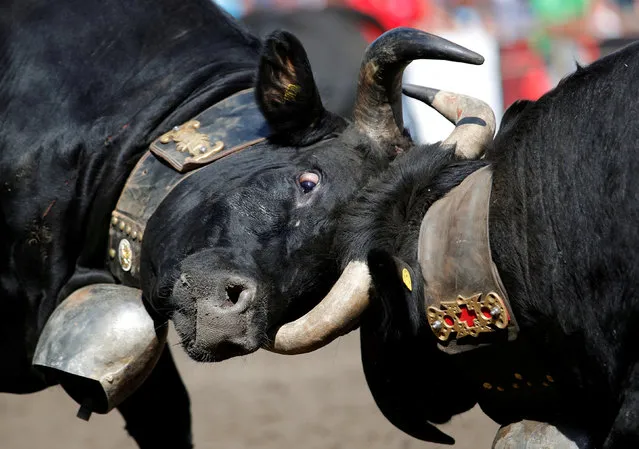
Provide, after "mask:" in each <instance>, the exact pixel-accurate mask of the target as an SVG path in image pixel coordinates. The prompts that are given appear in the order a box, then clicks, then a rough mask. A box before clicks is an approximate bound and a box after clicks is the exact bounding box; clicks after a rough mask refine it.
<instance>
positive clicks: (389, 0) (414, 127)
mask: <svg viewBox="0 0 639 449" xmlns="http://www.w3.org/2000/svg"><path fill="white" fill-rule="evenodd" d="M216 1H217V2H218V4H219V5H220V6H222V7H223V8H225V9H227V11H229V12H230V13H231V14H233V15H234V16H235V17H238V18H240V19H241V20H244V21H246V23H248V24H249V28H253V30H254V31H261V32H262V33H260V34H262V35H263V34H265V33H264V31H265V30H266V29H268V28H269V27H268V26H265V25H268V24H270V25H272V26H276V25H282V26H283V27H284V28H286V25H290V24H291V23H292V22H293V21H292V20H291V19H288V20H286V19H283V17H284V16H286V15H288V16H289V17H292V16H295V15H297V21H294V22H295V25H296V26H297V28H296V29H292V30H291V31H294V32H295V31H298V34H300V33H299V27H300V26H301V25H300V24H305V26H306V30H303V31H302V32H301V34H302V36H300V37H301V38H302V39H301V40H302V42H303V43H304V44H305V45H306V46H307V47H308V46H309V45H312V43H313V42H317V41H318V40H319V41H320V42H321V43H322V44H324V45H326V46H329V47H330V46H331V45H330V43H331V42H330V39H331V38H334V39H335V38H337V37H333V36H331V35H330V33H325V34H324V36H323V38H322V36H317V35H315V36H309V37H316V38H315V39H306V40H305V39H304V37H305V36H304V34H305V33H310V34H311V35H312V34H313V32H312V31H313V28H314V26H315V25H314V23H315V22H316V21H317V20H320V21H321V20H322V19H310V20H309V19H308V17H310V16H309V15H306V16H303V14H304V13H302V11H309V10H311V11H312V10H315V11H326V10H327V9H331V8H347V9H350V10H354V11H357V12H360V13H363V14H365V15H368V16H370V17H372V18H373V19H375V20H376V21H377V22H378V23H379V24H380V25H381V27H382V28H383V29H390V28H393V27H397V26H410V27H414V28H419V29H422V30H424V31H428V32H430V33H434V34H438V35H440V36H442V37H445V38H447V39H449V40H452V41H454V42H456V43H459V44H461V45H464V46H466V47H468V48H470V49H471V50H475V51H477V52H478V53H480V54H482V55H483V56H484V57H485V58H486V62H485V64H484V65H483V66H482V67H480V68H477V67H468V66H465V67H461V66H460V65H459V64H452V63H445V62H433V61H419V62H415V63H413V64H411V65H410V66H409V67H408V69H407V70H406V73H405V77H404V82H410V83H413V84H422V85H429V86H432V87H437V88H440V89H447V90H454V91H457V92H460V93H465V94H470V95H474V96H476V97H478V98H481V99H482V100H484V101H486V102H487V103H488V104H490V105H491V106H492V108H493V110H494V111H495V115H496V116H497V119H498V120H499V119H500V118H501V115H502V113H503V110H504V109H505V108H507V107H508V106H509V105H510V104H512V103H513V102H514V101H515V100H516V99H519V98H525V99H533V100H534V99H537V98H538V97H540V96H541V95H542V94H543V93H544V92H546V91H547V90H549V89H550V88H552V87H553V86H555V85H556V84H557V82H558V81H559V80H560V79H561V78H562V77H564V76H565V75H567V74H568V73H570V72H572V71H573V70H574V69H575V67H576V64H577V63H579V64H582V65H584V64H588V63H589V62H592V61H594V60H595V59H597V58H598V57H600V56H603V55H605V54H607V53H609V52H611V51H613V50H615V49H618V48H620V47H621V46H623V45H626V44H627V43H629V42H630V41H632V40H634V39H636V38H637V37H639V0H216ZM267 11H270V14H271V16H270V18H269V19H266V18H265V13H266V12H267ZM274 11H275V12H276V13H274ZM274 14H280V16H279V17H280V19H275V15H274ZM300 14H302V15H300ZM306 14H308V13H306ZM324 15H326V14H324ZM316 17H322V14H316ZM278 20H279V23H278ZM257 24H259V26H257ZM252 25H255V26H253V27H252ZM344 27H345V25H343V24H338V23H334V26H333V30H335V31H336V32H339V31H340V30H343V29H344ZM271 28H272V27H271ZM289 28H291V27H289ZM360 29H361V33H362V34H363V35H364V37H365V39H367V40H368V41H369V42H370V41H372V40H373V39H374V38H375V37H377V36H378V35H379V34H380V33H381V30H380V29H379V28H378V27H375V26H371V25H370V24H365V23H362V24H361V26H360ZM353 40H354V39H353V38H351V39H349V41H351V42H352V41H353ZM343 41H344V40H343V39H342V42H343ZM332 47H333V52H334V53H335V46H332ZM344 52H345V51H342V53H344ZM337 53H339V52H337ZM309 55H310V59H311V63H312V65H313V68H314V71H315V72H316V76H319V77H320V78H321V76H322V75H323V68H322V67H318V64H316V63H315V64H314V52H313V51H312V49H311V50H309ZM360 59H361V54H359V55H358V54H353V55H352V58H351V59H350V60H351V61H354V62H355V63H357V64H358V63H359V61H360ZM319 61H320V64H321V61H322V59H321V58H320V59H319ZM351 64H352V62H351ZM340 65H341V66H343V65H344V64H340V62H339V61H337V60H336V61H334V62H333V63H332V64H331V66H332V67H333V68H334V67H336V66H337V67H339V66H340ZM318 82H319V83H320V85H321V84H322V82H321V81H318ZM333 82H334V83H337V82H338V80H336V79H334V80H333ZM339 82H342V81H339ZM341 98H342V99H343V98H346V97H345V95H341ZM329 103H330V101H329ZM329 106H330V104H329ZM404 106H405V120H406V123H407V126H408V127H409V128H410V129H411V131H412V132H413V135H414V137H416V139H417V140H419V141H422V142H433V141H437V140H440V139H442V138H445V137H446V135H447V134H448V133H449V132H450V130H452V126H450V125H448V124H447V122H446V121H445V120H443V119H442V118H440V117H438V116H437V115H436V114H435V113H434V112H432V111H430V110H429V109H428V108H427V107H426V106H423V105H419V104H418V103H417V102H416V101H415V100H405V103H404ZM334 109H339V107H337V108H334ZM336 112H341V111H339V110H338V111H336Z"/></svg>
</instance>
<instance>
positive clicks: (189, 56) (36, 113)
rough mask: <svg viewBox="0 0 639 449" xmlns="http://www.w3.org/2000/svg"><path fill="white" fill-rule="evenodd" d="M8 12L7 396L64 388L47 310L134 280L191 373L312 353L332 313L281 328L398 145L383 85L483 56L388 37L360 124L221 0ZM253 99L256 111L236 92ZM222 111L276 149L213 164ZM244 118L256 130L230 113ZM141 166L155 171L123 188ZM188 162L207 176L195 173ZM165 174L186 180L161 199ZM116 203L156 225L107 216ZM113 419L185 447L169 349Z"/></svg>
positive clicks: (0, 103)
mask: <svg viewBox="0 0 639 449" xmlns="http://www.w3.org/2000/svg"><path fill="white" fill-rule="evenodd" d="M1 9H2V14H0V35H1V38H0V61H2V69H1V72H0V73H1V75H0V116H1V117H2V132H1V133H0V166H1V170H0V174H1V175H0V176H1V177H2V182H1V183H0V186H1V189H2V191H1V194H0V195H1V196H0V199H1V205H2V206H1V209H0V211H1V214H2V216H1V219H0V227H1V229H2V236H3V237H2V241H1V243H0V261H1V262H0V267H1V268H0V304H1V305H2V310H3V316H4V317H5V318H4V320H3V324H2V326H0V355H1V356H2V361H3V362H2V367H3V369H2V370H1V371H0V391H5V392H13V393H29V392H34V391H38V390H41V389H43V388H46V387H48V386H49V385H52V384H54V383H56V382H58V381H59V380H63V381H64V382H66V381H67V380H68V378H67V377H63V378H61V379H59V378H58V377H51V376H50V375H49V373H50V372H49V371H47V372H46V374H43V372H42V371H39V370H36V369H34V368H33V367H32V365H31V361H32V356H33V354H34V349H35V348H36V343H37V342H38V339H39V337H40V335H41V333H42V330H43V328H45V324H46V323H47V320H48V318H49V317H50V316H51V315H52V313H53V312H54V310H59V309H60V307H58V306H59V305H60V304H61V303H64V300H65V298H67V297H69V295H72V294H73V295H72V296H74V297H75V293H74V292H77V291H78V289H80V288H82V287H85V286H90V285H93V284H113V283H119V282H123V283H125V284H127V285H132V286H139V287H140V288H141V289H142V292H143V296H144V300H145V302H146V304H147V306H148V308H149V310H150V312H151V313H152V314H153V316H154V318H155V319H156V320H157V322H158V323H159V324H158V325H160V324H162V323H164V322H166V320H167V319H172V320H173V321H174V322H175V325H176V329H177V331H178V333H179V335H180V337H181V339H182V344H183V346H184V348H185V349H186V351H187V352H188V353H189V355H190V356H191V357H192V358H194V359H196V360H202V361H217V360H223V359H225V358H228V357H232V356H236V355H242V354H248V353H250V352H253V351H255V350H257V349H258V348H260V347H262V346H264V345H267V346H271V347H272V348H273V349H274V350H277V351H280V352H299V351H301V350H305V347H304V344H305V345H307V346H308V345H311V346H312V345H313V344H315V343H316V342H315V341H311V342H310V343H308V342H307V343H304V344H303V345H302V347H301V349H300V346H299V342H297V341H295V339H287V338H288V337H290V336H291V335H292V336H293V337H295V336H296V335H299V334H301V335H302V336H308V337H310V338H311V339H312V337H313V336H314V333H313V332H312V328H313V325H320V326H322V325H323V324H325V323H324V322H323V321H322V318H323V315H320V316H319V319H318V316H317V314H315V315H313V314H312V313H311V314H310V315H308V316H305V317H302V321H301V322H300V321H298V322H296V323H298V324H299V323H301V326H302V329H301V332H297V334H296V330H297V331H299V329H298V328H296V327H295V323H290V324H291V325H292V327H293V329H292V330H291V329H290V328H289V330H291V332H288V333H287V332H284V331H282V330H281V329H280V330H279V331H278V332H277V333H276V332H275V331H276V330H277V329H278V327H279V326H280V325H281V324H282V323H285V322H287V321H289V320H290V319H292V318H295V317H298V316H300V315H301V314H302V313H304V312H306V311H307V310H308V309H309V308H311V306H313V305H314V304H315V303H317V302H318V301H319V300H320V299H321V298H322V296H323V295H324V294H325V293H326V290H327V286H330V285H331V284H332V283H333V281H334V280H335V278H337V276H336V275H337V274H338V270H337V268H338V267H336V262H335V260H336V258H335V255H334V254H332V253H331V251H330V244H329V243H330V241H331V239H332V238H333V234H334V230H335V226H336V222H337V220H336V217H337V216H338V213H339V210H340V208H341V206H343V205H344V204H345V203H346V201H347V200H348V199H350V198H351V197H352V196H353V195H354V194H355V193H356V192H357V191H358V189H359V188H360V187H362V186H363V185H364V183H365V182H366V181H367V180H368V178H369V177H370V176H371V175H372V174H375V173H377V172H379V171H381V170H382V169H384V168H385V167H386V166H387V165H388V163H389V161H390V160H392V159H393V158H394V157H395V155H396V153H397V147H396V145H395V143H397V144H399V143H401V142H403V141H405V138H404V137H403V136H401V135H400V136H396V137H397V138H398V140H397V141H396V142H390V141H387V140H382V139H378V136H379V134H378V130H379V129H380V128H381V126H380V125H379V120H380V119H383V117H382V116H380V115H379V114H378V109H381V110H383V109H384V108H385V107H387V106H386V105H385V104H383V103H380V100H379V98H378V97H377V93H378V92H379V90H380V83H385V82H388V80H389V79H392V80H396V78H397V77H398V76H399V75H398V74H399V73H401V66H405V65H406V64H408V63H409V62H410V61H411V60H412V59H416V58H430V57H434V58H444V59H449V60H456V61H465V62H471V63H478V62H481V58H478V56H477V55H475V54H474V53H472V52H469V51H468V50H465V49H462V48H461V47H457V46H455V45H454V44H451V43H449V42H447V41H444V40H441V39H438V38H436V37H434V36H430V35H427V34H425V33H420V32H417V31H415V30H403V29H400V30H397V31H395V32H392V33H390V34H388V35H387V36H385V38H383V39H380V40H378V41H377V42H378V43H377V45H376V46H373V47H371V49H370V50H369V52H368V53H367V56H366V58H365V61H364V66H363V67H364V70H363V72H362V76H361V77H362V81H361V83H360V84H361V86H362V87H361V89H360V94H359V100H358V104H359V106H358V108H357V111H356V118H355V120H354V122H353V123H352V124H349V123H347V122H346V121H345V120H344V119H342V118H340V117H338V116H335V115H333V114H332V113H329V112H327V111H326V110H325V109H324V108H323V106H322V102H321V100H320V97H319V95H318V93H317V88H316V86H315V83H314V81H313V77H312V75H311V70H310V66H309V64H308V61H307V58H306V55H305V52H304V49H303V48H302V46H301V44H300V43H299V41H298V40H297V39H296V38H295V37H293V36H292V35H291V34H288V33H283V32H278V33H274V34H273V35H271V36H270V37H269V38H268V39H267V40H266V42H265V43H264V45H262V44H260V42H259V41H258V40H257V39H256V38H255V37H253V36H252V35H250V34H248V33H247V32H246V31H244V30H243V28H241V27H240V26H238V24H237V23H235V22H234V21H233V19H231V18H230V17H229V16H228V15H226V14H225V13H222V12H221V11H220V10H219V9H217V7H215V6H214V5H213V4H212V3H211V2H210V1H209V0H188V1H185V0H179V1H178V0H163V1H159V2H158V1H151V0H135V1H128V2H115V1H106V2H104V1H95V0H66V1H64V2H55V3H52V2H46V1H42V0H27V1H24V0H19V1H18V0H16V1H11V2H5V3H4V4H3V5H2V8H1ZM405 43H406V44H407V45H406V46H405ZM389 77H390V78H389ZM380 80H381V81H380ZM249 88H254V89H255V92H254V97H251V99H250V101H249V102H248V104H247V103H246V98H247V97H246V95H244V96H240V97H238V95H239V94H240V91H242V92H245V91H246V90H247V89H249ZM238 98H243V99H244V100H243V101H244V103H241V102H240V103H238V102H239V100H238ZM227 103H230V104H231V105H234V106H233V107H231V106H228V105H227V106H226V113H227V115H225V116H223V117H222V119H220V120H217V121H216V122H215V123H217V124H218V126H220V123H221V124H222V125H226V126H228V128H229V129H230V130H231V131H234V132H229V133H227V134H225V131H226V130H225V129H222V130H220V129H214V130H211V131H206V133H208V134H209V135H210V136H215V135H217V136H220V135H222V136H224V135H229V136H231V135H235V137H237V132H235V131H237V129H244V128H242V126H244V127H245V128H246V129H244V131H245V132H246V133H247V135H250V136H253V137H255V136H262V137H267V139H266V140H264V139H261V138H257V139H253V140H252V141H251V142H248V143H247V142H244V143H242V142H240V145H239V146H237V147H235V146H234V147H233V148H230V149H228V150H229V151H231V152H232V153H233V154H230V153H224V154H226V156H225V157H223V158H221V159H218V160H217V161H216V162H214V163H209V164H206V163H205V162H206V159H201V158H202V157H206V158H208V157H211V158H213V157H217V156H216V155H217V153H216V152H219V151H221V148H222V147H221V146H220V145H223V144H218V143H215V142H214V141H212V140H211V142H210V145H209V135H207V134H204V131H198V129H199V128H198V127H199V126H200V125H201V127H202V130H206V129H207V127H208V125H209V124H208V123H207V122H206V121H204V119H203V122H202V123H199V122H198V123H195V122H194V121H192V120H190V119H192V118H193V117H196V116H197V117H200V115H199V114H201V117H210V115H211V114H213V115H215V114H214V113H213V112H210V111H211V110H210V109H209V107H211V106H212V105H216V106H217V105H219V104H227ZM258 107H259V110H258ZM242 108H245V109H247V110H249V111H252V112H251V114H250V117H249V116H248V115H242V114H240V115H239V116H232V115H228V114H230V113H232V112H233V111H236V112H237V111H240V110H244V109H242ZM205 110H206V111H205ZM203 111H205V112H203ZM256 111H257V112H256ZM260 111H261V112H260ZM247 114H248V113H247ZM249 118H250V120H249ZM247 123H248V124H249V125H250V126H249V127H246V124H247ZM173 127H176V128H175V129H174V130H173V131H172V129H173ZM223 127H224V126H222V128H223ZM253 128H254V129H253ZM163 133H166V134H163ZM183 133H187V134H183ZM211 133H213V134H211ZM215 133H217V134H215ZM220 133H221V134H220ZM160 136H161V137H160ZM193 142H195V144H194V143H193ZM227 143H228V142H227ZM151 144H152V146H153V148H155V149H154V150H153V148H152V151H153V152H151V153H150V152H148V151H147V149H148V148H149V145H151ZM244 146H248V148H247V149H244V150H243V151H239V150H241V149H242V148H243V147H244ZM166 148H169V149H168V150H167V149H166ZM165 150H166V151H165ZM169 150H170V151H169ZM181 151H184V152H185V153H183V152H181ZM200 151H202V153H200ZM224 151H226V150H224ZM167 152H168V153H167ZM184 154H186V159H184ZM220 154H223V153H220ZM180 158H181V159H180ZM203 160H204V162H202V161H203ZM138 162H140V163H141V164H143V163H151V164H152V168H151V169H150V170H147V169H141V170H139V169H136V170H135V171H134V172H133V173H134V175H132V179H133V181H131V180H128V181H127V178H128V177H129V174H130V173H132V171H133V170H134V167H135V166H136V164H137V163H138ZM187 165H188V166H189V167H190V166H191V165H195V166H196V169H194V170H192V171H189V172H188V173H184V175H183V176H182V173H181V171H183V170H186V169H187ZM143 166H144V165H143ZM191 168H192V167H191ZM145 176H146V178H145ZM167 177H168V178H171V179H178V178H179V183H177V184H176V185H174V184H175V183H174V184H172V185H171V186H172V188H171V189H168V188H167V185H168V184H167V183H166V182H164V181H166V178H167ZM158 179H159V180H160V181H162V182H161V183H159V184H157V185H156V184H155V183H154V182H151V181H149V180H158ZM125 183H126V186H127V187H126V188H125V191H126V192H128V193H127V194H126V195H129V196H126V195H125V193H121V192H123V188H124V186H125ZM163 189H166V191H165V190H163ZM136 195H137V196H136ZM125 196H126V198H125ZM158 198H162V201H161V202H158V203H157V204H156V203H153V201H156V200H158ZM151 199H153V201H151ZM124 200H126V201H124ZM129 200H130V201H129ZM123 201H124V202H125V203H126V202H127V201H129V202H128V203H127V204H128V205H129V206H130V205H131V204H133V205H134V206H135V207H134V208H133V209H128V210H127V211H126V212H127V213H129V214H137V213H138V212H139V213H140V214H142V215H144V214H147V213H151V212H152V213H151V215H150V218H148V217H147V218H148V220H147V218H145V221H144V222H143V223H140V222H134V221H131V220H129V218H130V217H129V218H127V216H126V213H125V214H119V215H118V214H115V212H113V214H112V211H114V209H116V208H120V206H121V203H122V202H123ZM122 207H123V206H122ZM118 210H119V211H120V212H122V210H123V209H118ZM116 212H117V211H116ZM144 216H145V217H146V215H144ZM127 220H128V221H127ZM125 236H126V238H125ZM125 240H126V244H125ZM140 240H142V242H141V244H140V243H139V242H140ZM114 242H115V246H112V244H113V243H114ZM118 242H119V244H118ZM131 242H132V243H131ZM136 251H137V252H136ZM139 252H141V254H140V253H139ZM116 255H117V257H116ZM118 261H119V265H118ZM123 288H124V287H123ZM101 290H104V289H96V291H101ZM66 304H68V302H67V303H66ZM56 308H57V309H56ZM313 317H315V318H313ZM97 318H99V317H97ZM97 318H96V319H97ZM314 320H315V321H314ZM67 324H68V325H69V326H71V327H74V326H78V325H81V324H82V323H78V322H77V321H76V322H72V323H67ZM309 327H310V329H309ZM91 337H95V336H94V335H91ZM272 340H275V341H272ZM87 341H88V339H87ZM70 343H73V345H75V347H80V348H82V345H83V339H82V338H79V339H77V338H76V340H75V341H73V342H70ZM108 344H112V342H105V345H108ZM65 349H67V346H66V345H62V347H57V349H56V350H62V351H64V350H65ZM68 349H71V348H68ZM92 355H96V356H99V355H100V354H89V356H92ZM98 358H99V357H98ZM71 374H73V373H71ZM107 381H109V382H111V381H113V378H109V379H107ZM69 388H71V387H69ZM73 388H75V387H73ZM116 405H117V404H116ZM118 410H119V411H120V412H121V413H122V415H123V416H124V418H125V420H126V425H127V430H128V431H129V433H130V434H131V435H132V436H133V437H134V438H135V439H136V441H137V443H138V444H139V445H140V446H142V447H172V448H185V447H191V436H190V414H189V399H188V395H187V393H186V390H185V388H184V386H183V384H182V382H181V380H180V377H179V374H178V373H177V371H176V368H175V365H174V363H173V360H172V357H171V355H170V353H169V350H168V348H165V349H164V352H163V353H162V356H161V358H160V360H159V361H158V363H157V365H156V367H155V370H154V371H153V372H152V373H151V375H150V377H149V378H148V379H147V380H146V382H145V383H144V384H143V385H142V386H141V388H140V389H138V390H137V391H136V392H135V393H133V394H132V395H131V396H130V397H129V398H128V399H126V400H125V401H124V402H122V403H120V404H119V405H118Z"/></svg>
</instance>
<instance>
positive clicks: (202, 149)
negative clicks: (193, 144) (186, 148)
mask: <svg viewBox="0 0 639 449" xmlns="http://www.w3.org/2000/svg"><path fill="white" fill-rule="evenodd" d="M199 149H200V153H206V147H205V146H204V145H200V148H199Z"/></svg>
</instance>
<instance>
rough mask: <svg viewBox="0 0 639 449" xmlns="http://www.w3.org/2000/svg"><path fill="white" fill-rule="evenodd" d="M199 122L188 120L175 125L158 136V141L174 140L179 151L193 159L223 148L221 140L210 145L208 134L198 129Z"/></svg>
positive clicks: (167, 141)
mask: <svg viewBox="0 0 639 449" xmlns="http://www.w3.org/2000/svg"><path fill="white" fill-rule="evenodd" d="M199 128H200V122H198V121H197V120H189V121H188V122H186V123H184V124H183V125H181V126H176V127H175V128H173V129H172V130H171V131H169V132H167V133H165V134H163V135H162V136H161V137H160V143H163V144H165V145H166V144H167V143H169V142H171V141H173V142H175V148H176V150H178V151H179V152H180V153H187V152H188V153H189V154H190V155H191V156H192V157H193V158H194V159H195V160H198V159H203V158H205V157H208V156H210V155H211V154H213V153H217V152H218V151H220V150H222V148H224V144H223V143H222V142H215V144H214V145H213V146H211V142H210V140H209V136H208V135H206V134H204V133H201V132H199V131H198V129H199Z"/></svg>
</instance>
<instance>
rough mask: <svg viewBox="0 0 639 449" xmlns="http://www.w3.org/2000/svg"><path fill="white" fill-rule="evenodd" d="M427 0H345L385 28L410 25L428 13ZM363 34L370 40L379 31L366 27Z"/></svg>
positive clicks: (347, 3) (375, 36)
mask: <svg viewBox="0 0 639 449" xmlns="http://www.w3.org/2000/svg"><path fill="white" fill-rule="evenodd" d="M429 3H430V2H429V1H427V0H346V5H347V6H349V7H351V8H353V9H356V10H357V11H360V12H362V13H365V14H368V15H370V16H372V17H374V18H375V19H377V21H378V22H379V23H380V24H382V26H383V27H384V28H385V29H387V30H388V29H391V28H395V27H399V26H411V25H412V24H414V23H416V22H417V21H419V20H420V19H421V18H423V17H424V16H425V15H426V14H429V13H430V4H429ZM364 34H365V35H366V37H367V38H368V39H369V40H370V41H372V40H374V39H375V38H377V36H379V35H380V34H381V33H379V30H376V29H375V28H374V27H366V29H365V31H364Z"/></svg>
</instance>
